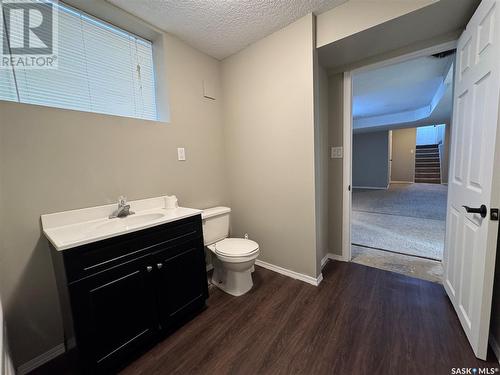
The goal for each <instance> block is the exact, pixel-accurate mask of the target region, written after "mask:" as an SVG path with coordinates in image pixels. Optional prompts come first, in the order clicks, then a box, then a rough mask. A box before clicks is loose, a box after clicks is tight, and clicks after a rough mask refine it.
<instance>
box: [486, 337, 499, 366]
mask: <svg viewBox="0 0 500 375" xmlns="http://www.w3.org/2000/svg"><path fill="white" fill-rule="evenodd" d="M489 341H490V345H491V349H493V353H495V355H496V356H497V361H498V363H500V345H499V344H498V342H497V340H495V338H494V337H493V335H492V334H491V333H490V340H489Z"/></svg>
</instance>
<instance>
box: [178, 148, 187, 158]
mask: <svg viewBox="0 0 500 375" xmlns="http://www.w3.org/2000/svg"><path fill="white" fill-rule="evenodd" d="M177 160H179V161H184V160H186V150H184V147H179V148H178V149H177Z"/></svg>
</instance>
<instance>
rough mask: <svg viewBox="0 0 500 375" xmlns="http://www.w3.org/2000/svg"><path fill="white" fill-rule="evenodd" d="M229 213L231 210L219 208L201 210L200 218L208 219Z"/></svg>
mask: <svg viewBox="0 0 500 375" xmlns="http://www.w3.org/2000/svg"><path fill="white" fill-rule="evenodd" d="M229 212H231V209H230V208H229V207H223V206H219V207H212V208H206V209H204V210H203V212H202V214H201V218H202V219H208V218H209V217H214V216H219V215H223V214H227V213H229Z"/></svg>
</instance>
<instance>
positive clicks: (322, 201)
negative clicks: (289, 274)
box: [314, 66, 330, 270]
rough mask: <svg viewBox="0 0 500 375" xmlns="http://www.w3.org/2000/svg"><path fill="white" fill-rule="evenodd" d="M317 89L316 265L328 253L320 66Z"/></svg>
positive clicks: (324, 89) (324, 86) (324, 87)
mask: <svg viewBox="0 0 500 375" xmlns="http://www.w3.org/2000/svg"><path fill="white" fill-rule="evenodd" d="M316 74H317V76H316V79H317V81H316V82H315V83H316V86H317V87H316V90H315V100H314V102H315V105H316V108H315V115H316V118H315V126H314V127H315V142H314V143H315V151H314V154H315V158H316V167H315V171H316V248H317V252H316V256H317V259H316V266H317V269H318V270H319V269H321V261H322V260H323V258H324V257H325V256H326V255H327V253H328V230H329V227H328V161H329V156H330V155H329V150H328V144H329V141H328V75H327V73H326V70H325V69H324V68H323V67H321V66H318V67H317V69H316Z"/></svg>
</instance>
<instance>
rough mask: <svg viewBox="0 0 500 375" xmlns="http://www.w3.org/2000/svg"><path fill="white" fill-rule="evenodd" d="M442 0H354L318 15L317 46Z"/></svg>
mask: <svg viewBox="0 0 500 375" xmlns="http://www.w3.org/2000/svg"><path fill="white" fill-rule="evenodd" d="M436 1H438V0H420V1H387V0H377V1H373V0H370V1H363V0H356V1H353V0H350V1H347V2H345V3H344V4H342V5H339V6H337V7H335V8H333V9H331V10H329V11H328V12H324V13H322V14H320V15H318V21H317V41H316V46H317V47H318V48H319V47H322V46H324V45H326V44H329V43H333V42H335V41H337V40H340V39H343V38H345V37H348V36H350V35H353V34H356V33H358V32H360V31H363V30H367V29H369V28H371V27H373V26H376V25H380V24H381V23H384V22H387V21H389V20H392V19H394V18H398V17H401V16H402V15H404V14H407V13H410V12H413V11H415V10H417V9H420V8H423V7H425V6H427V5H430V4H432V3H435V2H436Z"/></svg>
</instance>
